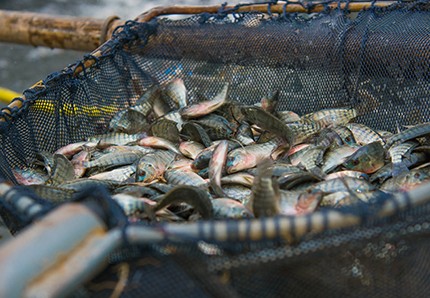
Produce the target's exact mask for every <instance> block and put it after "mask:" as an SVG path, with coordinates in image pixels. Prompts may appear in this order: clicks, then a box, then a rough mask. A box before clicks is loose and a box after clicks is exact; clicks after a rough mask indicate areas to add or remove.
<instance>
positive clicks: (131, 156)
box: [83, 151, 143, 169]
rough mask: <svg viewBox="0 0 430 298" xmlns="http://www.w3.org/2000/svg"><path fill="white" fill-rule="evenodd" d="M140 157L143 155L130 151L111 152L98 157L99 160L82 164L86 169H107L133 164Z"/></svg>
mask: <svg viewBox="0 0 430 298" xmlns="http://www.w3.org/2000/svg"><path fill="white" fill-rule="evenodd" d="M142 155H143V153H138V152H130V151H126V152H122V151H119V152H113V153H108V154H106V155H104V156H102V157H100V158H99V159H96V160H93V161H88V162H84V163H83V166H84V167H85V168H87V169H88V168H94V167H98V168H104V169H108V168H112V167H116V166H122V165H128V164H132V163H133V162H135V161H137V160H138V159H139V158H140V157H141V156H142Z"/></svg>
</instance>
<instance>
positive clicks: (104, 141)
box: [88, 132, 147, 148]
mask: <svg viewBox="0 0 430 298" xmlns="http://www.w3.org/2000/svg"><path fill="white" fill-rule="evenodd" d="M146 135H147V134H146V133H136V134H127V133H123V132H115V133H108V134H104V135H96V136H92V137H89V138H88V141H89V142H98V144H97V147H98V148H103V147H108V146H111V145H127V144H129V143H132V142H136V141H137V140H139V139H142V138H144V137H146Z"/></svg>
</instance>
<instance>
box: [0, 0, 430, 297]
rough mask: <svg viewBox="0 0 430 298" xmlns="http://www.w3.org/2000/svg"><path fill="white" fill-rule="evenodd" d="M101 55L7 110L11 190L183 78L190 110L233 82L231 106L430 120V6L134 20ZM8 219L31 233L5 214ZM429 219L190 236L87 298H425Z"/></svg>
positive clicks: (424, 211)
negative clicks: (258, 238)
mask: <svg viewBox="0 0 430 298" xmlns="http://www.w3.org/2000/svg"><path fill="white" fill-rule="evenodd" d="M328 4H330V3H329V2H326V5H328ZM287 5H289V4H287ZM100 51H101V56H100V57H95V55H88V56H87V57H85V59H84V60H83V61H82V62H79V63H76V64H73V65H70V66H69V67H67V68H65V69H64V70H63V71H61V72H59V73H54V74H52V75H50V76H49V77H48V78H46V79H45V80H44V81H43V82H42V84H39V85H37V86H34V87H33V88H31V89H29V90H26V91H25V93H24V94H25V97H26V100H25V101H24V102H23V105H22V107H21V108H12V109H10V108H6V110H3V111H2V113H1V114H2V116H3V118H4V121H1V122H0V126H1V128H0V129H1V134H0V139H1V147H2V150H0V173H1V175H2V176H3V177H4V178H5V179H8V180H11V181H13V182H15V183H16V180H15V178H14V176H13V174H12V172H11V170H10V169H11V168H26V167H28V166H29V165H30V163H31V161H32V160H34V158H35V155H36V153H37V152H39V151H42V150H47V151H51V152H52V151H54V150H55V149H57V148H59V147H60V146H63V145H66V144H69V143H72V142H76V141H80V140H83V139H85V138H86V137H88V136H90V135H94V134H99V133H103V132H105V131H106V129H107V124H108V123H109V120H110V118H111V117H112V116H113V115H114V114H115V113H116V112H117V111H118V110H122V109H124V108H126V107H128V106H130V105H133V104H134V103H135V101H136V100H137V99H138V98H139V96H140V95H141V94H142V93H143V92H144V91H145V90H146V89H147V88H148V87H149V86H151V85H152V84H154V83H163V82H166V81H169V80H171V79H172V78H176V77H179V78H182V79H183V80H184V82H185V85H186V87H187V90H188V96H189V98H190V99H191V100H198V99H199V98H202V97H207V98H210V97H211V96H213V95H214V94H216V93H217V92H218V91H219V90H220V89H221V88H222V86H224V84H225V82H229V83H230V86H231V88H230V94H229V96H230V99H232V100H237V101H239V102H243V103H254V102H258V101H259V100H260V99H261V98H262V97H263V96H264V95H266V94H267V93H268V92H270V91H274V90H280V102H281V105H280V106H279V108H280V109H290V110H293V111H295V112H297V113H299V114H304V113H308V112H311V111H315V110H319V109H322V108H329V107H345V106H354V107H356V108H357V110H358V111H359V112H360V115H361V116H360V117H359V118H358V120H357V121H358V122H361V123H365V124H368V125H370V126H372V127H374V128H377V129H385V130H391V131H395V130H396V129H397V128H398V127H402V125H410V124H417V123H422V122H427V121H429V120H430V109H429V102H430V101H429V99H430V4H429V3H428V1H412V2H411V1H408V2H399V3H397V4H393V5H391V6H390V7H388V8H378V7H374V6H372V7H371V8H369V9H367V10H363V11H361V12H360V13H358V14H352V13H349V11H348V10H347V9H344V10H338V9H334V10H330V9H328V6H327V7H326V9H325V11H323V12H321V13H313V14H287V13H283V14H280V15H277V14H273V15H270V14H269V16H268V15H265V14H261V13H240V14H239V13H235V14H226V13H225V12H224V11H222V10H220V12H219V13H218V14H206V13H205V14H201V15H195V16H192V17H190V18H186V19H183V20H176V21H172V20H166V19H156V20H153V21H150V22H149V23H137V22H128V23H127V24H126V25H125V26H124V27H122V28H120V29H119V30H117V31H116V34H115V35H114V37H113V39H111V40H110V41H108V42H107V43H106V44H105V45H103V46H102V47H101V50H100ZM90 61H95V63H94V64H93V65H91V66H90V67H85V66H86V65H87V64H88V62H90ZM77 68H82V69H83V71H81V72H76V71H75V70H76V69H77ZM75 73H77V74H76V75H75ZM17 100H20V99H17ZM0 215H1V216H2V217H3V218H4V219H5V220H6V221H15V223H14V227H15V228H16V229H19V228H21V225H22V223H21V224H20V223H19V220H18V222H16V221H17V220H16V219H15V220H12V218H11V216H12V215H11V212H10V211H9V210H7V209H5V207H4V206H0ZM364 217H365V214H364ZM429 217H430V213H429V206H421V207H419V208H416V209H413V210H408V211H406V212H402V213H399V214H396V215H395V216H393V217H391V218H389V219H384V220H380V221H376V222H375V221H372V222H367V221H364V222H365V224H364V225H363V226H360V227H355V228H354V229H349V230H345V231H327V232H325V233H323V234H320V235H317V236H315V235H314V236H312V235H310V236H307V237H306V239H302V240H300V241H299V240H298V241H297V242H296V243H293V244H291V245H286V244H284V243H282V241H278V242H276V241H275V242H272V241H270V242H269V241H267V242H264V241H263V242H259V243H252V242H246V243H237V242H229V243H205V242H202V241H199V240H198V239H189V241H188V242H185V243H177V242H167V243H163V244H160V245H148V246H143V247H126V248H124V249H123V250H121V251H119V252H118V253H117V254H116V255H113V256H112V258H111V265H110V267H109V268H107V269H106V270H105V271H103V273H102V274H101V275H100V276H98V277H97V278H95V279H94V280H93V281H91V282H90V283H88V284H87V285H85V287H82V288H81V289H79V290H78V291H77V292H76V296H91V297H93V296H103V297H106V296H108V295H111V294H112V295H114V296H115V295H122V296H124V297H136V296H137V297H143V296H145V297H146V296H148V297H150V296H195V297H197V296H198V297H204V296H207V297H213V296H214V297H218V296H219V297H236V296H247V297H258V296H264V297H279V296H290V295H291V296H300V297H303V296H309V297H315V296H329V295H330V296H343V295H348V296H357V297H358V296H360V297H363V296H369V295H370V294H372V295H374V296H390V297H393V296H394V297H396V296H399V297H404V296H425V295H426V293H427V292H428V291H429V274H428V273H427V272H428V268H429V266H428V265H429V258H428V257H429V253H428V251H429V247H428V245H429V241H428V231H429V227H430V224H429V223H428V221H429ZM121 279H122V280H121ZM119 280H121V282H119ZM121 284H125V286H121ZM115 297H118V296H115Z"/></svg>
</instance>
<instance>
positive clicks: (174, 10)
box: [135, 1, 397, 22]
mask: <svg viewBox="0 0 430 298" xmlns="http://www.w3.org/2000/svg"><path fill="white" fill-rule="evenodd" d="M394 3H397V2H396V1H378V2H375V3H373V4H372V2H350V3H345V2H342V3H338V2H334V3H330V4H322V3H317V4H315V5H314V6H312V7H311V8H309V9H307V8H306V7H304V6H303V5H302V4H292V3H290V4H288V5H287V6H286V7H285V2H280V3H279V4H274V5H271V6H270V11H271V12H272V13H280V14H282V13H283V12H284V11H285V12H287V13H315V12H321V11H323V10H325V9H326V7H329V8H330V9H336V8H339V7H340V9H345V8H346V7H347V6H348V10H349V11H351V12H358V11H360V10H363V9H366V8H369V7H371V6H372V5H373V6H378V7H386V6H389V5H392V4H394ZM220 8H221V6H219V5H213V6H186V5H184V6H158V7H154V8H152V9H150V10H148V11H146V12H144V13H142V14H140V15H139V16H138V17H137V18H136V19H135V20H136V21H138V22H149V21H150V20H152V19H153V18H156V17H158V16H161V15H175V14H179V15H190V14H199V13H217V12H219V11H220ZM223 8H224V10H226V11H227V13H241V12H250V11H255V12H261V13H267V12H268V5H267V4H255V5H246V6H240V7H237V9H235V8H236V6H234V5H228V6H225V7H223Z"/></svg>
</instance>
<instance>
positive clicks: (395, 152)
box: [388, 142, 418, 177]
mask: <svg viewBox="0 0 430 298" xmlns="http://www.w3.org/2000/svg"><path fill="white" fill-rule="evenodd" d="M416 146H418V143H416V142H405V143H400V144H398V145H393V146H391V148H390V149H389V150H388V153H389V155H390V157H391V162H392V164H393V176H394V177H396V176H399V175H400V174H402V173H404V172H408V171H409V170H408V167H407V166H406V165H405V163H404V162H403V160H402V159H403V157H404V156H405V155H406V154H407V153H409V152H411V151H412V150H413V149H414V148H415V147H416Z"/></svg>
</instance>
